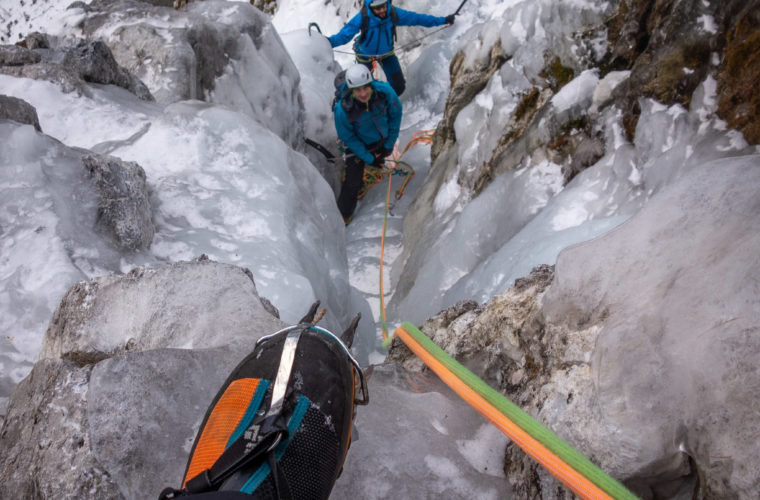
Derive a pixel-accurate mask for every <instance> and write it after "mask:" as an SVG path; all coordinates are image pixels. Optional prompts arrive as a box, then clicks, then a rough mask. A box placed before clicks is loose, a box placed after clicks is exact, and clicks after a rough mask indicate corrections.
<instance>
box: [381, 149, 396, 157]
mask: <svg viewBox="0 0 760 500" xmlns="http://www.w3.org/2000/svg"><path fill="white" fill-rule="evenodd" d="M392 154H393V148H390V149H389V148H383V152H382V154H381V155H380V156H382V157H383V158H388V157H389V156H390V155H392Z"/></svg>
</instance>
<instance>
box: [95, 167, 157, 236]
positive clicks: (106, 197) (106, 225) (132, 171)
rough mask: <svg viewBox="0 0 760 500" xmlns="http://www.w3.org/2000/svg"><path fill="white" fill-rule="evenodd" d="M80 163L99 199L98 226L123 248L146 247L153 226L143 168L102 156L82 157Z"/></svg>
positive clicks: (152, 231)
mask: <svg viewBox="0 0 760 500" xmlns="http://www.w3.org/2000/svg"><path fill="white" fill-rule="evenodd" d="M82 163H83V164H84V166H85V168H86V169H87V172H88V173H89V174H90V176H91V177H92V178H93V179H94V181H95V188H96V189H97V191H98V194H99V196H100V202H99V204H98V222H97V225H98V227H99V228H101V229H102V230H104V231H105V232H107V233H108V234H110V235H112V236H113V238H114V239H115V241H116V242H117V244H118V245H119V247H121V248H122V249H125V250H138V249H141V248H147V247H149V246H150V243H151V241H152V240H153V235H154V234H155V227H154V226H153V220H152V210H151V205H150V199H149V195H148V187H147V185H146V182H145V171H144V170H143V169H142V167H140V165H138V164H137V163H134V162H125V161H122V160H120V159H118V158H115V157H113V156H101V155H86V156H83V157H82Z"/></svg>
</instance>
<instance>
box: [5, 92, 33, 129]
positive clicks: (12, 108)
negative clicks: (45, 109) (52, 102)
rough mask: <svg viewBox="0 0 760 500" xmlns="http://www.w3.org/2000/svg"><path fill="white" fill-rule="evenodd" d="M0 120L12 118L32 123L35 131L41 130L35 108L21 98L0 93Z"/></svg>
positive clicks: (20, 121)
mask: <svg viewBox="0 0 760 500" xmlns="http://www.w3.org/2000/svg"><path fill="white" fill-rule="evenodd" d="M0 120H13V121H15V122H19V123H24V124H27V125H32V126H34V129H35V130H37V132H42V129H41V128H40V120H39V118H38V117H37V110H36V109H35V108H34V106H32V105H31V104H29V103H28V102H26V101H24V100H23V99H18V98H16V97H11V96H7V95H0Z"/></svg>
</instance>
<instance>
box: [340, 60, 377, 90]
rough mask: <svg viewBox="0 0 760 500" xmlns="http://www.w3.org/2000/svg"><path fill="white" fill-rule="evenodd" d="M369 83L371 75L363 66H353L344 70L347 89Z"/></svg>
mask: <svg viewBox="0 0 760 500" xmlns="http://www.w3.org/2000/svg"><path fill="white" fill-rule="evenodd" d="M371 81H372V74H371V73H370V72H369V69H368V68H367V67H366V66H365V65H363V64H354V65H353V66H351V67H350V68H348V69H347V70H346V85H348V88H350V89H355V88H356V87H361V86H362V85H367V84H368V83H370V82H371Z"/></svg>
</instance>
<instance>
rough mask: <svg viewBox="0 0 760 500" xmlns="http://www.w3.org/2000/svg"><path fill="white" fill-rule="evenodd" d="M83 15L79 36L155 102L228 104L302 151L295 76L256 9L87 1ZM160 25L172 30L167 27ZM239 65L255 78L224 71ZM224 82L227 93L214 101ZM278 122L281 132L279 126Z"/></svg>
mask: <svg viewBox="0 0 760 500" xmlns="http://www.w3.org/2000/svg"><path fill="white" fill-rule="evenodd" d="M230 9H233V10H234V12H233V11H230ZM85 12H86V15H85V17H84V19H83V21H82V31H83V33H84V34H85V36H86V37H88V38H92V39H98V40H102V41H103V42H104V43H106V44H107V45H108V46H109V47H110V48H111V50H112V51H113V55H114V58H115V59H116V61H118V63H119V64H120V65H122V66H123V67H125V68H127V69H128V70H129V71H130V72H131V73H132V74H135V75H137V76H138V77H139V78H141V79H142V80H143V81H145V82H146V84H147V85H148V87H149V89H150V90H151V92H152V95H153V96H154V97H155V98H156V100H157V101H158V102H160V103H162V104H170V103H174V102H178V101H184V100H189V99H196V100H203V101H213V102H215V103H218V104H222V105H227V106H230V107H233V108H235V109H238V110H240V111H241V112H244V113H246V114H249V115H251V116H252V117H253V118H255V119H256V120H258V121H259V122H261V123H263V124H265V125H266V126H268V127H270V128H272V131H273V132H275V133H276V134H277V135H278V136H280V137H281V138H282V139H283V140H285V141H286V142H287V143H288V144H290V145H291V146H292V147H294V148H298V149H300V148H302V145H303V122H304V116H303V114H304V105H303V99H302V97H301V92H300V88H299V83H300V75H299V74H298V70H297V69H296V67H295V65H294V64H293V62H292V60H291V58H290V56H289V55H288V53H287V50H286V49H285V47H284V45H283V44H282V41H281V40H280V38H279V35H278V34H277V32H276V31H275V30H274V28H273V27H272V25H271V24H270V23H269V18H268V17H267V15H265V14H264V13H262V12H261V11H260V10H258V9H256V8H254V7H253V6H251V5H247V4H245V3H242V2H231V3H230V2H214V1H204V2H191V3H188V4H187V5H185V6H183V7H182V8H181V9H180V10H174V9H171V8H168V7H162V6H153V5H150V4H148V3H143V2H138V1H135V0H119V1H112V0H94V1H93V2H91V3H90V4H89V5H88V6H87V8H86V9H85ZM166 19H171V20H172V27H169V28H167V26H166ZM243 59H254V60H256V61H260V62H261V74H260V75H258V74H257V75H236V74H235V71H234V70H231V66H232V67H234V66H235V64H236V62H237V61H239V60H243ZM224 77H226V78H227V81H226V83H225V84H224V85H226V86H227V87H225V88H224V89H223V90H222V92H220V93H218V94H215V91H217V90H218V86H219V82H220V80H223V79H224ZM237 78H245V79H246V81H244V82H239V81H237ZM250 78H256V79H258V78H260V81H258V82H257V83H256V85H258V86H256V87H251V84H250V81H248V80H247V79H250ZM261 85H265V86H266V91H263V89H264V87H262V86H261ZM264 95H266V96H267V98H266V99H264V98H263V96H264ZM272 117H277V118H278V119H277V120H272ZM285 117H290V118H289V119H286V118H285ZM281 122H282V123H286V124H287V125H286V126H285V125H283V126H279V125H278V124H279V123H281Z"/></svg>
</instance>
